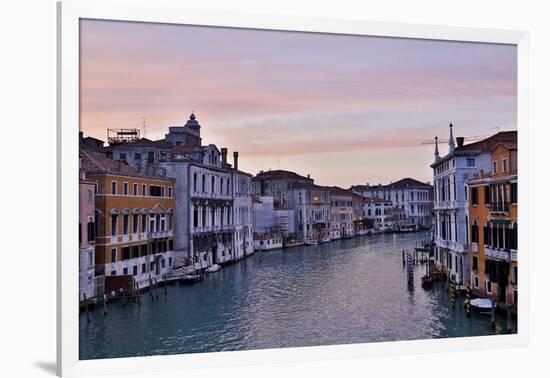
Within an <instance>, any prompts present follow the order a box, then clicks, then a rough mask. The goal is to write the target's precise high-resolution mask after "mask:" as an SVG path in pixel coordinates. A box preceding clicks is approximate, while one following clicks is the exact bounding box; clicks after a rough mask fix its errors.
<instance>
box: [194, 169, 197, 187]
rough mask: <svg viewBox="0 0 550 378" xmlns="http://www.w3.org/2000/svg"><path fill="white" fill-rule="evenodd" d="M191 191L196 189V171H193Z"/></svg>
mask: <svg viewBox="0 0 550 378" xmlns="http://www.w3.org/2000/svg"><path fill="white" fill-rule="evenodd" d="M193 191H194V192H196V191H197V172H195V173H193Z"/></svg>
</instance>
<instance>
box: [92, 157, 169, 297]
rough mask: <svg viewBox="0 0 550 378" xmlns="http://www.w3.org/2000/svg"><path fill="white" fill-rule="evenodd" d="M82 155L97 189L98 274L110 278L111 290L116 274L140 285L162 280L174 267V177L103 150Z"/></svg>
mask: <svg viewBox="0 0 550 378" xmlns="http://www.w3.org/2000/svg"><path fill="white" fill-rule="evenodd" d="M81 156H82V163H81V164H82V169H83V170H84V171H85V172H86V175H87V179H88V181H92V182H95V184H96V188H97V189H96V193H95V208H96V214H97V238H96V240H95V246H96V247H95V267H96V275H105V277H106V281H105V289H106V291H107V292H109V290H112V285H111V286H110V285H109V282H114V281H115V280H112V279H111V280H110V279H109V277H112V276H124V279H122V280H118V281H116V282H123V281H126V282H128V281H129V280H130V281H132V282H137V283H138V284H139V287H140V288H143V287H147V286H148V285H149V280H150V279H152V280H154V279H156V280H158V281H160V280H162V278H163V277H164V275H166V274H170V273H171V272H172V266H173V249H174V242H173V238H174V235H173V225H174V217H173V214H174V198H173V188H174V179H171V178H167V177H165V176H163V174H162V172H161V171H160V170H159V169H148V170H145V171H142V170H139V169H137V168H134V167H130V166H129V165H127V164H126V163H125V162H123V161H120V160H112V159H109V158H107V157H106V156H105V155H104V154H102V153H100V152H93V151H85V150H82V151H81ZM109 287H111V289H109ZM119 288H120V287H119Z"/></svg>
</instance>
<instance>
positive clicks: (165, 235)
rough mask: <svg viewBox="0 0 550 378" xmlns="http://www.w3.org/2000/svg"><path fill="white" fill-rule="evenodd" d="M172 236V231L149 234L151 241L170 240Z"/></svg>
mask: <svg viewBox="0 0 550 378" xmlns="http://www.w3.org/2000/svg"><path fill="white" fill-rule="evenodd" d="M171 236H172V230H166V231H152V232H148V233H147V237H148V238H149V239H157V238H168V237H171Z"/></svg>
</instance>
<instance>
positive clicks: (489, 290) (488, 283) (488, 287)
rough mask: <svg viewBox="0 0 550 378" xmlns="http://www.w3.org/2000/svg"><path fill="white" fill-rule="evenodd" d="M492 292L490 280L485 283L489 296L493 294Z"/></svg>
mask: <svg viewBox="0 0 550 378" xmlns="http://www.w3.org/2000/svg"><path fill="white" fill-rule="evenodd" d="M491 290H492V287H491V281H489V280H487V281H485V291H486V292H487V294H492V293H493V292H492V291H491Z"/></svg>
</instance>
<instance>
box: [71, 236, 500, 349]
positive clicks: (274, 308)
mask: <svg viewBox="0 0 550 378" xmlns="http://www.w3.org/2000/svg"><path fill="white" fill-rule="evenodd" d="M424 238H425V234H424V233H413V234H399V235H391V234H390V235H375V236H365V237H357V238H353V239H345V240H340V241H335V242H332V243H329V244H323V245H319V246H309V247H307V246H304V247H295V248H292V249H288V250H278V251H270V252H263V253H262V255H261V262H260V255H259V254H256V255H254V256H252V257H251V258H249V259H247V260H244V261H242V262H240V263H237V264H234V265H231V266H227V267H226V268H224V269H222V270H221V271H220V272H218V273H215V274H211V275H210V276H209V277H208V278H207V279H206V280H204V281H203V282H200V283H197V284H196V285H193V286H174V287H169V288H168V295H167V296H166V297H165V296H164V293H159V300H157V301H151V300H150V299H149V296H148V295H144V296H142V303H141V306H138V305H137V304H134V303H130V304H127V305H126V306H122V305H121V304H120V303H112V304H110V307H109V314H108V315H107V316H105V317H104V316H103V313H102V311H94V312H93V313H92V314H91V321H90V323H87V322H86V317H85V316H84V315H82V316H81V319H80V320H81V322H80V326H81V329H80V356H81V358H82V359H90V358H107V357H128V356H144V355H155V354H178V353H196V352H213V351H226V350H246V349H262V348H281V347H297V346H314V345H327V344H347V343H365V342H377V341H393V340H413V339H426V338H438V337H455V336H478V335H489V334H494V331H492V329H491V327H490V319H489V318H488V317H484V316H473V317H472V318H467V317H466V314H465V312H464V310H463V309H462V307H461V306H460V303H461V301H463V298H459V299H458V300H457V305H456V307H455V308H454V309H453V308H451V306H450V299H449V294H448V293H447V291H446V290H444V289H443V288H442V287H441V285H436V286H435V288H434V289H431V290H429V291H426V290H424V289H422V288H421V286H420V278H421V276H422V275H423V274H424V272H425V267H424V266H422V265H419V266H416V267H415V268H414V283H413V286H410V285H408V283H407V277H406V271H405V270H404V268H403V265H402V255H401V251H402V250H403V249H406V250H411V249H412V248H414V247H415V243H416V242H417V241H421V240H423V239H424ZM501 321H502V320H501ZM503 324H504V323H503ZM503 328H504V329H505V327H503Z"/></svg>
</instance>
